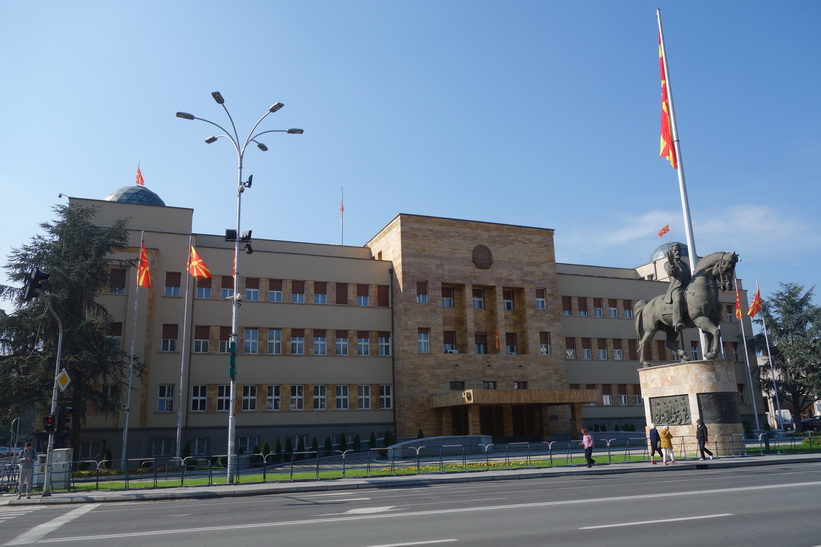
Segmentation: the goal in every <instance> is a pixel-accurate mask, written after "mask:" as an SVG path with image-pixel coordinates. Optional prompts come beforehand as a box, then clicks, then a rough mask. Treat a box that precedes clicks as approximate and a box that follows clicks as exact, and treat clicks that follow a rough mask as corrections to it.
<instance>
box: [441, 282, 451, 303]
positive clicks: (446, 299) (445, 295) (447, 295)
mask: <svg viewBox="0 0 821 547" xmlns="http://www.w3.org/2000/svg"><path fill="white" fill-rule="evenodd" d="M442 307H443V308H452V307H453V287H450V286H446V285H443V286H442Z"/></svg>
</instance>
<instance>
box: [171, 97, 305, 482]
mask: <svg viewBox="0 0 821 547" xmlns="http://www.w3.org/2000/svg"><path fill="white" fill-rule="evenodd" d="M211 96H212V97H214V100H215V101H216V102H217V104H218V105H220V106H222V108H223V110H225V113H226V114H227V115H228V120H229V121H230V122H231V129H232V131H228V130H226V129H225V128H223V127H222V126H220V125H219V124H216V123H214V122H212V121H210V120H206V119H204V118H198V117H196V116H194V115H193V114H189V113H187V112H177V117H178V118H182V119H184V120H200V121H202V122H205V123H209V124H211V125H213V126H215V127H217V128H219V129H220V130H221V131H222V132H223V133H222V134H221V135H215V136H211V137H208V138H207V139H205V142H206V143H207V144H211V143H213V142H216V141H217V139H220V138H224V139H228V140H229V141H231V144H233V145H234V151H235V152H236V153H237V218H236V232H234V238H233V239H234V271H233V274H234V294H233V296H231V298H230V300H231V346H230V357H229V377H230V381H231V382H230V391H231V395H230V402H229V407H228V477H227V480H228V484H233V482H234V479H235V477H236V465H237V456H236V438H235V437H236V413H235V405H236V401H237V379H236V377H237V375H236V359H237V342H238V340H239V332H238V331H239V326H238V321H237V315H238V312H239V306H240V301H241V300H242V299H241V298H240V295H239V250H240V243H241V242H242V243H246V242H247V240H246V238H242V237H241V236H240V234H241V233H242V232H240V213H241V211H242V193H243V192H244V191H245V189H246V188H250V187H251V178H249V179H248V180H247V181H243V180H242V162H243V158H244V157H245V150H246V149H247V148H248V145H249V144H250V143H252V142H253V143H254V144H256V145H257V148H259V149H260V150H262V151H263V152H265V151H267V150H268V147H267V146H265V145H264V144H262V143H261V142H259V141H257V140H256V139H257V137H259V136H261V135H265V134H266V133H288V134H290V135H301V134H302V133H303V130H302V129H271V130H268V131H261V132H259V133H256V134H255V133H254V131H256V129H257V127H258V126H259V124H260V123H262V120H264V119H265V118H266V117H267V116H268V114H272V113H274V112H276V111H277V110H279V109H280V108H282V107H283V106H285V105H284V104H282V103H279V102H278V103H274V104H273V105H272V106H271V107H270V108H269V109H268V111H267V112H265V114H263V115H262V117H261V118H260V119H259V120H257V123H255V124H254V126H253V127H252V128H251V131H249V132H248V137H247V138H246V139H245V141H240V138H239V134H238V133H237V126H236V124H234V119H233V118H232V117H231V113H230V112H229V111H228V108H226V106H225V99H224V98H223V97H222V94H221V93H220V92H219V91H214V92H212V93H211ZM247 239H250V233H249V237H248V238H247ZM247 243H248V244H247V245H246V247H247V248H248V249H249V250H250V242H247ZM249 254H250V253H249Z"/></svg>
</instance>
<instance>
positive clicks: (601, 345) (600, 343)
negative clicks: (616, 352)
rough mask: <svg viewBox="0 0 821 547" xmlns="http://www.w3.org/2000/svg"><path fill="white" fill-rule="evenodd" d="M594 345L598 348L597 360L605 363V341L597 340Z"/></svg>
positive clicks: (602, 339)
mask: <svg viewBox="0 0 821 547" xmlns="http://www.w3.org/2000/svg"><path fill="white" fill-rule="evenodd" d="M596 345H597V346H598V348H599V360H600V361H607V340H606V339H604V338H599V339H598V340H596Z"/></svg>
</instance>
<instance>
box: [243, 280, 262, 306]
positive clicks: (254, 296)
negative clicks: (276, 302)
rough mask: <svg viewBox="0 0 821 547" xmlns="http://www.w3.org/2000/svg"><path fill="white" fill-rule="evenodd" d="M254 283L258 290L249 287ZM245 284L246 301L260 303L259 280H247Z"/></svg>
mask: <svg viewBox="0 0 821 547" xmlns="http://www.w3.org/2000/svg"><path fill="white" fill-rule="evenodd" d="M252 281H253V282H255V283H254V284H255V285H256V288H253V287H249V286H248V284H250V283H251V282H252ZM245 283H246V285H245V301H246V302H259V279H246V280H245Z"/></svg>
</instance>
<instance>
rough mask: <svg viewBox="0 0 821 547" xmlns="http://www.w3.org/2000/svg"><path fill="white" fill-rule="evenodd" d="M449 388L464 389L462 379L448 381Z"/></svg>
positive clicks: (452, 389)
mask: <svg viewBox="0 0 821 547" xmlns="http://www.w3.org/2000/svg"><path fill="white" fill-rule="evenodd" d="M450 390H451V391H464V390H465V382H463V381H455V382H451V383H450Z"/></svg>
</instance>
